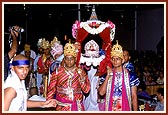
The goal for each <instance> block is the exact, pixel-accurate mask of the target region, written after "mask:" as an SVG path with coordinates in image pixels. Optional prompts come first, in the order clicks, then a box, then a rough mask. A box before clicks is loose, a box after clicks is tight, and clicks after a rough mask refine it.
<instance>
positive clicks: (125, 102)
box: [108, 70, 131, 111]
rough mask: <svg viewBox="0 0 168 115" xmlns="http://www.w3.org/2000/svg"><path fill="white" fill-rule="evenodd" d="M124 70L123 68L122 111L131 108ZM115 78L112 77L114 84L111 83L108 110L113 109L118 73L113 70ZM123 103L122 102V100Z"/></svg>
mask: <svg viewBox="0 0 168 115" xmlns="http://www.w3.org/2000/svg"><path fill="white" fill-rule="evenodd" d="M124 72H126V71H124V70H123V74H122V111H130V110H131V108H130V107H129V102H128V96H127V93H126V87H125V82H124ZM113 75H114V76H113V79H112V85H111V87H112V88H111V92H110V100H109V108H108V110H109V111H112V110H113V108H112V107H113V93H114V91H113V89H114V81H115V80H114V79H115V77H116V74H115V71H114V70H113ZM120 103H121V102H120Z"/></svg>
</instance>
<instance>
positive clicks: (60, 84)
mask: <svg viewBox="0 0 168 115" xmlns="http://www.w3.org/2000/svg"><path fill="white" fill-rule="evenodd" d="M76 56H77V52H76V48H75V46H74V44H71V43H67V44H65V47H64V64H63V65H61V66H60V67H59V68H58V72H57V73H56V72H53V73H52V76H51V79H50V83H49V86H48V93H47V100H48V99H53V98H54V95H55V94H56V100H57V106H56V111H84V105H83V100H82V99H83V93H85V94H87V93H89V91H90V82H89V79H88V77H87V74H86V73H85V71H84V70H82V69H81V68H79V67H76Z"/></svg>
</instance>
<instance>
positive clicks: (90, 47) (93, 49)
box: [85, 40, 99, 57]
mask: <svg viewBox="0 0 168 115" xmlns="http://www.w3.org/2000/svg"><path fill="white" fill-rule="evenodd" d="M85 56H89V57H99V45H98V44H97V43H96V42H95V41H94V40H90V41H89V42H87V43H86V44H85Z"/></svg>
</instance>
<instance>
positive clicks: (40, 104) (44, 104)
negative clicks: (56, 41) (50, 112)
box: [27, 99, 56, 108]
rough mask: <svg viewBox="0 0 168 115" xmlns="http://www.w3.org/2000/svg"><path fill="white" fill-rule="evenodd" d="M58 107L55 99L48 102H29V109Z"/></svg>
mask: <svg viewBox="0 0 168 115" xmlns="http://www.w3.org/2000/svg"><path fill="white" fill-rule="evenodd" d="M55 106H56V100H55V99H49V100H47V101H31V100H27V107H28V108H33V107H55Z"/></svg>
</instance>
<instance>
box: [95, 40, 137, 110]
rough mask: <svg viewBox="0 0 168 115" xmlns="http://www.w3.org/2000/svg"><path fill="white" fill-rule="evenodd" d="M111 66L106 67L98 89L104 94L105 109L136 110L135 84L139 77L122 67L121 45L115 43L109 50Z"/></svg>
mask: <svg viewBox="0 0 168 115" xmlns="http://www.w3.org/2000/svg"><path fill="white" fill-rule="evenodd" d="M111 62H112V65H113V68H110V67H107V76H106V78H105V81H104V82H103V84H102V85H101V86H100V87H99V89H98V91H99V94H100V95H101V96H104V95H105V104H104V105H105V111H131V110H134V111H137V110H138V104H137V86H138V85H139V79H138V78H137V76H136V74H133V73H131V72H129V71H128V70H127V69H126V68H124V66H123V63H124V57H123V50H122V47H121V46H120V45H119V44H118V41H117V44H115V45H114V46H113V47H112V50H111Z"/></svg>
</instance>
